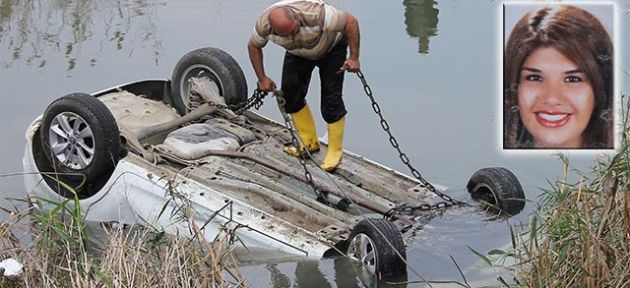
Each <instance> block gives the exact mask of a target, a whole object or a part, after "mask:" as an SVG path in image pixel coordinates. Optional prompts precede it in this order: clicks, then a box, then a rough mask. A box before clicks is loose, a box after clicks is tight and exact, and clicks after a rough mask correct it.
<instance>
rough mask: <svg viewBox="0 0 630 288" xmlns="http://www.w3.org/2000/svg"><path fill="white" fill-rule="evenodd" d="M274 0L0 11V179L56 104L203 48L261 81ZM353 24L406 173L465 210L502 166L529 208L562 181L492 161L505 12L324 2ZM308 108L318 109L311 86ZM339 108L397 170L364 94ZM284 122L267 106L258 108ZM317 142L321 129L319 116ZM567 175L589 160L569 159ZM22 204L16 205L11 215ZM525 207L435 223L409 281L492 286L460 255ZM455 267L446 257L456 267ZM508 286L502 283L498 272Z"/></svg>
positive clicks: (337, 277) (85, 3) (163, 73)
mask: <svg viewBox="0 0 630 288" xmlns="http://www.w3.org/2000/svg"><path fill="white" fill-rule="evenodd" d="M272 2H273V1H268V0H265V1H258V0H230V1H221V0H179V1H167V0H137V1H110V0H107V1H96V0H82V1H56V0H41V1H11V0H0V131H2V134H3V135H2V136H1V137H0V139H1V140H0V145H1V146H0V174H3V175H4V174H7V173H12V172H20V171H21V157H22V153H23V145H24V136H23V135H24V130H25V128H26V127H27V126H28V124H29V123H30V121H32V119H34V117H35V116H36V115H39V114H40V113H42V112H43V110H44V109H45V107H46V105H48V103H50V102H51V101H52V100H54V99H55V98H58V97H60V96H63V95H65V94H68V93H70V92H75V91H82V92H93V91H97V90H100V89H104V88H108V87H110V86H113V85H116V84H120V83H124V82H129V81H135V80H139V79H145V78H168V77H170V75H171V73H172V68H173V67H174V65H175V63H176V62H177V60H178V59H179V58H180V57H181V56H182V55H184V54H185V53H186V52H187V51H190V50H192V49H196V48H199V47H204V46H215V47H220V48H222V49H224V50H226V51H228V52H229V53H231V54H232V55H233V56H234V57H235V58H236V60H237V61H238V62H239V63H240V64H241V66H242V67H243V70H244V71H245V74H246V77H247V80H248V82H249V83H250V88H252V87H253V85H254V83H256V80H255V76H254V73H253V71H252V69H251V67H250V65H249V60H248V57H247V49H246V43H247V40H248V38H249V35H250V33H251V31H252V25H253V22H254V19H255V18H256V16H257V14H258V13H259V12H260V11H262V10H263V9H264V8H266V7H267V6H268V5H269V4H271V3H272ZM328 2H329V3H331V4H333V5H336V6H337V7H338V8H340V9H342V10H346V11H349V12H351V13H353V14H354V15H355V16H357V17H358V19H359V21H360V27H361V36H362V38H361V64H362V70H363V72H364V74H365V76H366V78H367V80H368V82H369V83H370V84H371V86H372V90H373V92H374V94H375V96H376V99H378V101H379V103H380V105H381V108H382V109H383V112H384V114H385V115H386V117H387V119H388V121H389V122H390V124H391V126H392V127H393V128H392V131H393V133H394V134H395V135H396V136H397V137H398V140H399V142H400V143H402V145H403V149H405V150H406V151H408V153H407V154H408V155H409V157H410V159H411V160H412V162H413V163H414V164H415V165H416V166H417V167H418V169H419V170H420V171H421V172H422V173H423V175H424V176H425V177H426V178H427V179H430V180H431V181H433V182H436V183H440V184H444V185H446V186H449V187H452V188H451V189H450V190H449V192H450V193H451V194H452V195H453V196H455V197H456V198H459V199H468V195H467V192H466V191H465V188H464V187H465V185H466V182H467V180H468V178H469V177H470V175H472V173H474V172H475V171H476V170H477V169H478V168H481V167H488V166H503V167H507V168H509V169H510V170H512V171H513V172H514V173H515V174H516V175H517V177H518V178H519V179H520V180H521V183H522V184H523V187H524V189H525V193H526V196H527V198H529V199H530V200H532V201H535V200H536V199H537V196H538V195H539V194H540V193H541V188H547V187H549V184H548V181H555V179H557V178H558V177H559V176H560V175H561V172H562V169H561V166H562V165H561V162H560V161H558V160H557V157H556V156H554V155H552V154H550V153H549V154H536V155H506V154H504V153H501V152H500V151H499V133H498V131H499V129H500V128H499V127H498V125H499V124H500V123H499V122H500V120H501V118H500V116H499V115H498V103H499V99H500V95H499V92H498V91H499V88H498V85H499V84H500V79H501V76H500V75H498V71H499V67H498V63H499V62H500V58H499V57H498V56H497V55H500V53H501V44H500V43H501V39H499V38H497V37H499V36H500V35H501V31H502V30H501V28H500V27H498V25H499V24H500V23H501V22H500V20H499V15H500V14H499V13H500V8H501V6H500V1H430V0H429V1H426V0H403V1H390V0H377V1H364V0H350V1H348V0H346V1H340V0H336V1H335V0H331V1H328ZM618 8H619V9H620V13H619V15H620V16H621V17H620V20H619V21H618V24H619V25H620V27H619V28H620V29H619V30H618V31H619V33H622V34H623V35H625V36H626V37H625V39H624V37H622V38H621V41H620V44H621V47H618V48H617V50H616V51H617V55H620V54H621V53H619V51H628V49H629V47H630V45H629V41H630V37H629V36H628V35H629V32H628V31H629V30H630V15H629V12H627V11H628V10H629V9H630V1H619V5H618ZM264 51H265V63H266V65H267V71H268V73H269V74H270V76H271V77H272V78H273V79H275V80H276V81H277V82H279V80H280V72H281V63H282V56H283V51H282V49H280V48H278V47H276V46H273V45H270V46H268V47H267V48H266V49H265V50H264ZM624 56H625V59H623V61H620V63H619V66H620V70H617V71H616V72H617V73H620V74H622V75H623V76H622V78H620V83H621V85H622V87H621V89H622V90H623V91H625V94H628V86H629V85H628V82H629V80H628V79H629V74H628V71H630V69H629V68H630V65H629V62H630V55H628V54H627V53H626V55H624ZM311 87H312V89H311V91H310V94H309V97H308V99H309V101H310V102H309V103H310V104H311V105H312V106H313V108H314V111H318V109H319V101H318V99H319V97H318V93H319V89H318V88H317V87H319V80H318V79H317V77H314V78H313V82H312V83H311ZM344 93H345V94H344V97H345V101H346V106H347V108H348V111H349V114H348V118H347V125H348V126H347V130H346V131H347V132H346V133H347V134H346V135H347V136H346V140H345V145H346V147H347V148H348V149H350V150H352V151H354V152H356V153H358V154H361V155H364V156H366V157H368V158H371V159H373V160H376V161H378V162H381V163H383V164H385V165H387V166H390V167H392V168H394V169H397V170H400V171H403V172H405V173H407V171H406V170H405V166H404V165H403V164H402V163H400V161H399V159H398V157H397V155H396V154H395V153H394V150H392V148H391V147H390V144H389V141H388V140H387V138H386V137H385V134H384V133H383V131H381V128H380V126H379V122H378V120H377V117H376V116H375V115H374V113H373V112H372V109H371V107H370V104H369V102H368V99H367V97H366V96H365V95H364V92H363V89H362V87H361V85H360V82H359V80H358V79H357V78H356V77H354V75H348V77H347V80H346V86H345V90H344ZM261 111H262V113H263V114H265V115H266V116H268V117H271V118H273V119H276V120H280V114H279V113H278V111H277V108H276V107H275V106H274V105H266V106H264V107H263V108H262V109H261ZM316 119H317V121H318V129H319V131H325V129H324V128H325V127H324V122H323V121H322V120H321V117H320V116H319V115H316ZM570 158H571V163H572V165H573V166H575V167H576V168H588V167H590V165H591V164H592V163H593V160H594V159H595V156H594V155H592V154H590V155H584V154H577V153H573V154H572V155H571V157H570ZM0 187H1V188H0V193H2V194H0V195H1V196H2V202H1V203H2V204H1V206H2V207H5V208H6V207H12V206H13V205H14V202H11V201H9V200H8V199H7V198H12V197H13V198H21V197H24V195H25V192H26V191H24V187H23V185H22V182H21V179H20V178H19V177H8V176H2V178H0ZM15 205H17V204H15ZM533 208H534V204H533V202H532V203H530V204H528V205H527V206H526V208H525V211H523V212H522V213H521V214H520V215H518V216H516V217H514V218H512V219H510V220H509V221H490V220H489V219H488V218H487V216H485V215H484V214H483V213H481V212H479V211H477V210H475V209H472V208H466V209H454V210H452V211H449V212H447V213H445V214H444V215H442V216H440V217H437V218H435V219H433V220H432V221H431V223H430V225H428V226H427V227H426V228H425V229H424V230H423V231H421V232H420V233H419V234H418V236H417V237H418V238H419V239H418V241H416V242H414V243H413V244H412V245H411V246H410V247H408V254H407V255H408V261H409V264H410V268H409V271H410V272H409V280H411V281H414V280H419V279H422V278H424V279H428V280H444V279H453V280H461V277H460V276H459V275H460V273H459V272H458V269H457V267H456V266H455V265H454V263H453V260H454V261H456V262H457V264H458V265H459V266H460V267H461V268H462V271H463V273H464V274H465V275H466V277H467V279H468V281H469V282H470V283H471V284H472V285H473V286H479V285H481V284H483V283H485V284H495V285H496V284H497V283H496V281H495V280H494V278H495V272H494V271H493V270H492V269H489V268H487V266H485V265H484V264H483V263H482V262H481V261H479V258H478V257H477V256H475V255H474V254H473V253H472V252H471V251H470V250H469V249H468V248H467V247H466V246H467V245H468V246H470V247H471V248H473V249H475V250H476V251H480V252H482V253H485V252H488V251H490V250H492V249H501V248H502V247H507V246H508V245H509V242H510V236H509V224H511V223H519V222H527V221H528V218H529V214H530V213H531V211H532V210H533ZM451 257H452V258H451ZM259 258H260V259H253V260H252V262H251V263H250V264H247V265H244V266H243V267H242V271H243V272H244V273H245V275H246V277H247V280H248V283H249V284H250V285H251V286H253V287H289V286H294V287H331V286H332V287H334V286H341V287H360V284H357V282H356V280H355V279H354V278H353V277H352V275H353V274H352V271H353V270H352V269H349V268H348V263H345V262H344V261H339V260H333V259H329V260H322V261H320V262H317V261H300V260H292V261H280V262H276V261H270V260H268V259H270V258H272V257H267V256H261V257H259ZM503 275H508V274H503Z"/></svg>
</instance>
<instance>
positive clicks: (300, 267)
mask: <svg viewBox="0 0 630 288" xmlns="http://www.w3.org/2000/svg"><path fill="white" fill-rule="evenodd" d="M331 260H332V261H333V268H334V273H332V275H331V274H330V273H326V274H328V275H330V276H333V277H334V279H332V280H330V279H328V278H327V277H326V274H324V273H323V272H322V271H321V270H320V265H322V262H320V261H314V260H302V261H299V262H297V263H296V265H295V272H294V273H295V278H293V279H295V283H294V284H293V285H291V277H289V276H288V275H286V274H284V273H282V271H280V269H278V264H275V263H273V264H267V265H266V269H267V271H269V276H270V280H271V283H270V287H273V288H284V287H300V288H311V287H312V288H331V287H346V288H359V287H367V288H377V287H378V288H389V287H396V288H406V287H407V285H406V284H405V283H406V281H407V278H406V275H404V276H401V277H400V278H396V279H390V280H388V281H377V280H376V279H375V276H374V275H369V274H368V273H367V272H366V271H365V270H364V269H361V268H360V265H358V264H357V263H355V262H353V261H350V260H349V259H347V258H344V257H335V258H334V259H331ZM326 266H328V265H326Z"/></svg>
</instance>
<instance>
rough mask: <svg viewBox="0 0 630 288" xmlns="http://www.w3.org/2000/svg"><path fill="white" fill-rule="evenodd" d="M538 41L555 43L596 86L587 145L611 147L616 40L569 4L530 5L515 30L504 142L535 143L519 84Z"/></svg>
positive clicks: (508, 58) (509, 50) (506, 77)
mask: <svg viewBox="0 0 630 288" xmlns="http://www.w3.org/2000/svg"><path fill="white" fill-rule="evenodd" d="M539 47H553V48H555V49H556V50H558V51H559V52H560V53H562V54H563V55H564V56H565V57H567V58H569V59H570V60H571V61H573V62H575V63H576V64H577V65H578V67H579V69H580V70H582V71H584V73H585V74H586V77H587V78H588V81H589V83H590V84H591V87H592V88H593V93H594V95H595V107H594V109H593V114H592V115H591V119H590V120H589V123H588V125H587V126H586V129H585V130H584V133H583V134H582V148H600V149H601V148H612V147H613V133H614V132H613V116H614V112H613V82H614V81H613V80H614V77H613V46H612V41H611V40H610V36H609V35H608V33H607V32H606V29H604V27H603V26H602V24H601V23H600V22H599V20H597V18H595V16H593V15H592V14H591V13H589V12H587V11H585V10H583V9H580V8H578V7H575V6H570V5H561V6H559V7H558V8H553V9H552V8H549V7H545V8H542V9H539V10H535V11H531V12H529V13H527V14H526V15H525V16H523V18H521V19H520V20H519V21H518V23H517V24H516V26H514V29H513V30H512V33H511V34H510V38H509V40H508V43H507V46H506V48H505V54H504V55H505V57H504V63H503V65H504V72H503V97H504V98H503V99H504V101H503V148H505V149H511V148H533V146H534V145H533V139H532V135H531V134H530V133H529V132H528V131H527V129H525V127H524V126H523V123H522V121H521V119H520V116H519V115H520V114H519V109H518V89H519V79H520V73H521V69H522V66H523V63H524V62H525V59H526V58H527V57H528V56H529V55H530V54H531V53H532V52H533V51H534V50H536V49H537V48H539Z"/></svg>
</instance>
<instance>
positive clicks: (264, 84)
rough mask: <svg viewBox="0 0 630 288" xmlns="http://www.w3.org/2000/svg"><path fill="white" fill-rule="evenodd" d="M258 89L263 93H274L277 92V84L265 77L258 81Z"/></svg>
mask: <svg viewBox="0 0 630 288" xmlns="http://www.w3.org/2000/svg"><path fill="white" fill-rule="evenodd" d="M258 89H259V90H260V91H263V92H272V91H274V90H276V83H274V82H273V80H271V78H269V77H267V76H265V77H263V78H262V79H260V81H258Z"/></svg>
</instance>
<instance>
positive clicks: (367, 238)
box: [347, 218, 407, 279]
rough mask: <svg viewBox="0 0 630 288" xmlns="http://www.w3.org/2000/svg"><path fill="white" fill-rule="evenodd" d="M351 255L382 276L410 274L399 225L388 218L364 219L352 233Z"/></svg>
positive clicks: (370, 271) (350, 242) (393, 276)
mask: <svg viewBox="0 0 630 288" xmlns="http://www.w3.org/2000/svg"><path fill="white" fill-rule="evenodd" d="M349 239H350V240H349V241H348V243H349V244H348V248H347V255H348V256H349V257H350V258H351V259H353V260H355V261H357V262H359V263H360V264H361V266H362V269H364V270H366V271H367V272H368V273H369V274H372V275H376V276H377V277H378V278H379V279H391V278H397V277H400V276H401V275H406V272H407V266H406V264H405V261H406V257H407V256H406V252H405V244H404V242H403V239H402V234H400V232H399V231H398V230H397V229H396V226H394V224H392V223H391V222H389V221H388V220H385V219H372V218H371V219H363V220H361V221H360V222H359V223H358V224H357V225H356V226H355V227H354V229H353V230H352V232H351V233H350V237H349Z"/></svg>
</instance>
